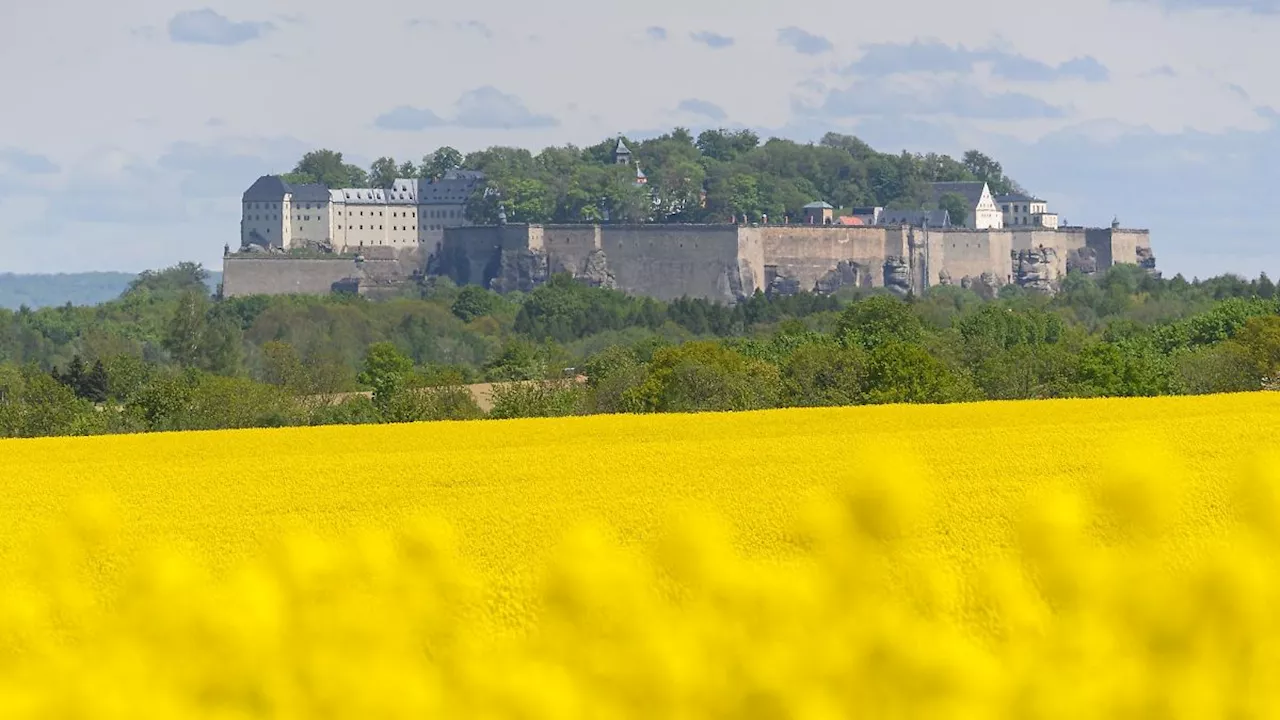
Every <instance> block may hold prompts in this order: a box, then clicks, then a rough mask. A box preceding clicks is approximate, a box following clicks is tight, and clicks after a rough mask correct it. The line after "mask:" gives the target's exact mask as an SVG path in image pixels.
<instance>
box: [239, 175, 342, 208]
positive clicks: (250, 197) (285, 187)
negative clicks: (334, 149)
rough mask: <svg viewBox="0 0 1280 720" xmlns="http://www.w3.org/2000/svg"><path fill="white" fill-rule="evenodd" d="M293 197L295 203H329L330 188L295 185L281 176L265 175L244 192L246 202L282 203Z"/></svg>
mask: <svg viewBox="0 0 1280 720" xmlns="http://www.w3.org/2000/svg"><path fill="white" fill-rule="evenodd" d="M285 195H291V196H292V199H293V201H294V202H318V203H324V202H329V188H328V187H326V186H324V185H321V184H319V183H310V184H306V185H293V184H290V183H287V182H285V181H284V178H282V177H280V176H279V175H263V176H262V177H260V178H258V179H257V180H255V181H254V183H253V184H252V185H250V186H249V189H248V190H245V191H244V196H243V201H244V202H281V201H283V200H284V196H285Z"/></svg>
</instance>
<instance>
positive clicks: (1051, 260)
mask: <svg viewBox="0 0 1280 720" xmlns="http://www.w3.org/2000/svg"><path fill="white" fill-rule="evenodd" d="M1012 256H1013V278H1014V282H1016V283H1017V284H1018V286H1019V287H1023V288H1026V289H1028V290H1033V291H1035V292H1040V293H1045V294H1048V295H1052V294H1053V293H1054V292H1056V291H1057V287H1058V253H1057V251H1056V250H1054V249H1053V248H1046V247H1040V248H1033V249H1030V250H1015V251H1013V253H1012Z"/></svg>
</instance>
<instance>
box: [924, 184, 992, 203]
mask: <svg viewBox="0 0 1280 720" xmlns="http://www.w3.org/2000/svg"><path fill="white" fill-rule="evenodd" d="M929 186H930V188H931V189H932V190H933V201H934V202H935V203H936V202H938V201H939V200H941V199H942V196H943V195H951V194H954V195H959V196H960V197H962V198H964V201H965V202H966V203H968V205H969V207H971V208H972V207H977V206H978V201H980V200H982V190H983V188H985V187H986V186H987V184H986V183H985V182H982V181H981V180H975V181H972V182H936V183H929Z"/></svg>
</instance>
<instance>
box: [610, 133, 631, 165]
mask: <svg viewBox="0 0 1280 720" xmlns="http://www.w3.org/2000/svg"><path fill="white" fill-rule="evenodd" d="M613 164H614V165H630V164H631V148H629V147H627V144H626V143H625V142H623V141H622V138H621V137H619V138H618V145H617V147H615V148H614V149H613Z"/></svg>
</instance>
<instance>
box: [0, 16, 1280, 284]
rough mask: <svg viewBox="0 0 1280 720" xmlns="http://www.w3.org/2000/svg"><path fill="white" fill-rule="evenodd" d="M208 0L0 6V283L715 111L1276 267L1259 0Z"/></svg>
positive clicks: (1275, 136) (1191, 259) (1162, 253)
mask: <svg viewBox="0 0 1280 720" xmlns="http://www.w3.org/2000/svg"><path fill="white" fill-rule="evenodd" d="M206 2H207V3H208V4H203V3H197V4H193V5H190V6H181V5H175V4H174V3H173V2H171V1H162V0H128V2H122V3H86V2H83V0H46V2H44V3H42V4H36V3H23V4H14V7H12V8H7V9H6V12H5V16H6V21H5V22H4V23H3V24H0V60H2V61H3V66H4V67H6V68H8V70H7V71H6V72H5V73H3V74H0V93H3V97H5V98H6V102H5V103H3V105H0V213H3V217H4V218H5V220H6V222H5V223H3V225H0V272H4V271H14V272H38V271H45V272H54V271H82V270H133V271H136V270H141V269H144V268H148V267H158V266H162V265H167V264H171V263H174V262H178V261H181V260H198V261H201V262H204V263H206V264H207V265H208V266H210V267H212V268H217V267H219V266H220V257H221V252H222V246H223V243H225V242H231V243H233V244H234V243H235V241H236V238H237V227H238V225H237V224H238V220H239V195H240V193H241V192H242V191H243V190H244V188H245V187H247V186H248V185H249V184H250V183H251V182H252V181H253V179H254V178H256V177H257V176H258V175H260V174H262V173H266V172H273V171H285V170H288V169H289V168H290V167H291V166H292V164H293V162H294V161H295V160H296V158H297V157H298V156H299V155H301V153H303V152H305V151H306V150H308V149H311V148H314V147H331V148H334V149H338V150H342V151H343V152H344V153H346V155H347V156H348V157H349V158H350V159H352V160H354V161H357V162H360V163H361V164H367V163H368V162H369V161H370V160H372V159H373V158H375V157H377V156H379V155H384V154H389V155H393V156H395V157H396V158H398V159H400V160H405V159H414V160H417V159H419V158H420V157H421V156H422V155H423V154H425V153H427V152H430V151H431V150H433V149H434V148H436V147H438V146H440V145H445V144H448V145H453V146H455V147H458V148H459V149H462V150H464V151H466V150H473V149H478V148H482V147H486V146H489V145H494V144H509V145H519V146H526V147H531V148H540V147H543V146H546V145H551V144H562V143H566V142H572V143H576V144H579V145H585V144H590V143H594V142H597V141H599V140H600V139H602V138H604V137H606V136H609V135H612V134H614V133H618V132H626V133H628V134H631V135H645V134H647V133H654V132H659V131H664V130H667V129H670V128H671V127H672V126H675V125H684V126H687V127H691V128H693V129H695V130H697V129H701V128H706V127H715V126H721V125H723V126H728V127H750V128H753V129H756V130H757V131H758V132H760V133H761V134H762V135H765V136H769V135H778V136H781V137H788V138H792V139H796V140H802V141H804V140H816V139H817V138H819V137H821V135H822V134H823V133H825V132H827V131H829V130H833V131H838V132H846V133H852V134H856V135H858V136H860V137H862V138H864V139H865V140H867V141H868V142H870V143H871V144H872V145H873V146H875V147H877V148H878V149H881V150H886V151H895V152H896V151H899V150H902V149H909V150H912V151H930V150H932V151H938V152H948V153H952V154H959V153H960V152H962V151H963V150H965V149H968V148H975V147H976V148H978V149H981V150H983V151H984V152H987V153H988V154H990V155H992V156H994V157H996V158H997V159H999V160H1000V161H1002V162H1003V163H1004V165H1005V168H1006V170H1007V171H1008V172H1009V173H1010V174H1011V175H1013V176H1014V177H1015V178H1017V179H1018V180H1020V181H1021V182H1022V183H1023V184H1024V185H1026V186H1027V187H1028V188H1029V189H1030V190H1032V191H1033V192H1035V193H1036V194H1038V195H1040V196H1042V197H1044V198H1045V199H1047V200H1048V201H1049V202H1050V205H1051V207H1052V208H1053V209H1056V210H1057V211H1058V212H1060V213H1061V214H1062V216H1063V217H1064V218H1065V219H1066V220H1068V221H1070V222H1071V223H1073V224H1099V225H1102V224H1107V223H1109V222H1110V221H1111V219H1112V217H1118V218H1119V219H1120V221H1121V223H1122V224H1124V225H1126V226H1133V227H1148V228H1150V229H1151V231H1152V239H1153V244H1154V246H1155V249H1156V255H1157V258H1158V261H1159V264H1160V266H1161V267H1162V268H1163V269H1164V270H1165V271H1166V272H1167V273H1169V274H1172V273H1174V272H1182V273H1184V274H1186V275H1188V276H1192V275H1197V276H1201V277H1204V276H1208V275H1213V274H1218V273H1222V272H1237V273H1241V274H1245V275H1249V276H1254V275H1256V274H1257V273H1258V272H1259V271H1261V270H1266V271H1268V272H1269V274H1271V275H1272V276H1273V277H1275V276H1280V243H1278V242H1277V241H1278V238H1277V233H1276V231H1275V229H1274V227H1275V225H1274V223H1272V222H1271V221H1270V218H1269V214H1270V212H1269V211H1270V209H1271V204H1272V196H1271V193H1270V188H1271V187H1272V186H1273V184H1274V179H1275V178H1276V175H1277V171H1276V168H1277V167H1280V112H1278V110H1277V109H1278V108H1280V84H1277V83H1275V82H1274V81H1273V80H1270V78H1269V77H1268V75H1269V74H1270V73H1271V72H1272V70H1271V68H1273V67H1275V66H1276V65H1277V63H1278V62H1280V49H1277V47H1276V46H1275V43H1274V42H1272V41H1273V40H1274V38H1276V37H1280V34H1278V33H1280V0H1074V1H1073V2H1069V3H1068V2H1054V3H1039V4H1037V5H1036V7H1035V9H1034V12H1033V11H1031V10H1030V9H1029V8H1030V6H1029V5H1028V4H1027V3H1026V2H1025V1H1023V0H1008V1H1006V0H974V2H970V3H963V4H955V3H942V2H938V1H937V0H933V1H931V2H921V1H918V0H901V1H899V2H895V3H882V4H880V6H872V5H869V4H866V3H854V4H850V3H844V4H833V3H827V2H817V1H816V0H793V1H792V2H788V3H778V2H763V1H760V0H741V1H740V2H739V3H735V4H734V5H733V10H732V11H726V10H725V9H724V8H725V7H726V6H725V5H724V4H722V3H710V2H705V1H704V2H698V1H697V0H693V1H690V0H683V1H681V2H675V1H673V0H651V1H650V2H646V3H626V4H623V3H607V4H606V3H599V2H589V1H587V0H544V2H541V3H526V2H516V1H515V0H476V1H475V2H470V3H455V4H450V5H443V4H438V3H422V2H409V1H407V0H380V2H378V3H374V4H363V5H360V4H357V5H354V6H353V5H351V4H350V3H338V2H333V1H332V0H307V2H292V1H289V2H285V1H278V2H264V1H262V0H258V1H257V2H250V1H248V0H229V1H223V0H206ZM351 7H359V8H360V9H361V10H363V11H367V12H369V13H370V14H369V15H367V16H360V17H358V16H353V15H352V14H351V13H350V11H349V8H351ZM374 13H376V14H374Z"/></svg>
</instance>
